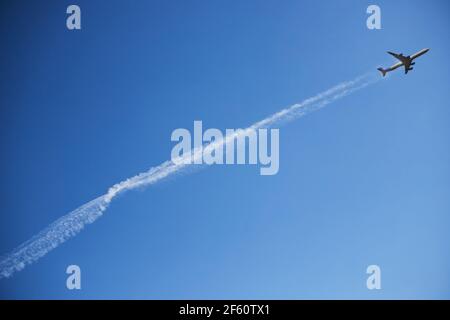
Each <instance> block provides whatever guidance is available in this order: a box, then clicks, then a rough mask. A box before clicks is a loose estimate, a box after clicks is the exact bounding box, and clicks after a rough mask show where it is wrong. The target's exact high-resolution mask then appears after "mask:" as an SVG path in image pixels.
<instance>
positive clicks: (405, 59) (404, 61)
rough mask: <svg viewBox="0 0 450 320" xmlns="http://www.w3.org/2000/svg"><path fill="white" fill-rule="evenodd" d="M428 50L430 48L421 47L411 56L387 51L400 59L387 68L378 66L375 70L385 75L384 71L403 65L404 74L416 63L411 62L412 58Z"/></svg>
mask: <svg viewBox="0 0 450 320" xmlns="http://www.w3.org/2000/svg"><path fill="white" fill-rule="evenodd" d="M429 50H430V49H429V48H426V49H422V50H420V51H419V52H416V53H414V54H413V55H411V56H404V55H403V53H394V52H390V51H388V52H387V53H389V54H390V55H392V56H394V57H395V58H397V59H398V60H400V62H397V63H396V64H394V65H393V66H391V67H389V68H387V69H383V68H378V69H377V70H378V71H380V72H381V74H382V75H383V77H384V76H385V75H386V73H388V72H390V71H393V70H395V69H397V68H398V67H401V66H404V67H405V74H407V73H408V71H409V70H412V69H413V67H411V66H413V65H415V64H416V63H415V62H413V60H414V59H416V58H418V57H420V56H421V55H423V54H425V53H427V52H428V51H429Z"/></svg>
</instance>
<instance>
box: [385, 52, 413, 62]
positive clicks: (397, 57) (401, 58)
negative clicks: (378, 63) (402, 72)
mask: <svg viewBox="0 0 450 320" xmlns="http://www.w3.org/2000/svg"><path fill="white" fill-rule="evenodd" d="M387 53H389V54H390V55H391V56H394V57H395V58H396V59H398V60H400V61H401V62H402V63H405V62H406V61H407V60H408V58H407V57H405V56H404V55H403V54H402V53H394V52H390V51H388V52H387Z"/></svg>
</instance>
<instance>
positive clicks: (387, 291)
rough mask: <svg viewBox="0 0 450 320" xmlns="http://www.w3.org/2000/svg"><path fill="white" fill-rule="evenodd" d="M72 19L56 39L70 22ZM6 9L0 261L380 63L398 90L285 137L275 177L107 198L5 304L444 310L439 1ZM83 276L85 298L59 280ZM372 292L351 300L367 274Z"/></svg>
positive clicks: (219, 169) (7, 291)
mask: <svg viewBox="0 0 450 320" xmlns="http://www.w3.org/2000/svg"><path fill="white" fill-rule="evenodd" d="M72 3H76V4H78V5H79V6H80V7H81V10H82V30H81V31H68V30H67V29H66V26H65V19H66V14H65V11H66V7H67V6H68V5H69V4H72ZM371 3H372V1H370V2H369V1H345V2H344V1H339V2H338V1H283V2H280V1H132V2H124V1H84V0H77V1H75V2H72V1H71V2H67V1H58V2H55V1H35V2H30V1H10V2H9V3H8V4H6V3H3V4H2V5H1V6H2V7H1V10H0V30H1V31H0V33H1V39H2V40H1V43H2V44H1V47H2V49H1V50H0V70H1V75H0V81H1V86H0V90H1V95H0V106H1V115H0V121H1V123H0V141H1V146H2V152H1V158H0V161H1V166H0V168H1V169H0V174H1V177H2V179H1V181H2V182H1V184H0V188H1V190H0V192H1V193H0V194H1V199H2V201H1V214H0V239H1V241H0V253H2V254H3V253H8V252H10V251H11V250H12V249H13V248H15V247H16V246H17V245H19V244H20V243H22V242H23V241H25V240H27V239H29V238H30V237H31V236H33V235H34V234H36V233H37V232H39V231H40V230H42V229H43V228H45V227H46V226H47V225H48V224H49V223H51V222H53V221H54V220H56V219H57V218H59V217H61V216H62V215H64V214H66V213H68V212H69V211H71V210H73V209H75V208H76V207H78V206H79V205H81V204H83V203H85V202H87V201H89V200H91V199H93V198H95V197H97V196H99V195H101V194H103V193H105V192H106V190H107V188H109V187H110V186H111V185H112V184H114V183H116V182H119V181H121V180H123V179H125V178H127V177H129V176H132V175H134V174H136V173H139V172H141V171H145V170H147V169H148V168H149V167H152V166H155V165H158V164H160V163H161V162H163V161H165V160H168V159H169V158H170V151H171V149H172V147H173V143H172V142H171V141H170V134H171V132H172V130H174V129H176V128H180V127H184V128H189V129H191V128H192V125H193V121H194V120H202V121H203V124H204V126H205V127H207V128H211V127H214V128H219V129H221V130H225V129H226V128H238V127H246V126H247V125H249V124H251V123H253V122H255V121H257V120H260V119H262V118H264V117H266V116H267V115H269V114H271V113H273V112H275V111H277V110H279V109H281V108H283V107H286V106H289V105H291V104H293V103H296V102H300V101H302V100H303V99H304V98H307V97H310V96H312V95H314V94H316V93H318V92H321V91H322V90H324V89H327V88H329V87H331V86H333V85H335V84H337V83H339V82H341V81H343V80H348V79H352V78H354V77H355V76H357V75H360V74H362V73H365V72H366V71H368V70H371V69H373V70H374V72H377V71H376V70H375V69H374V68H375V67H376V66H378V65H380V66H381V65H383V66H388V65H390V64H391V63H392V62H394V61H393V58H392V57H390V56H388V55H387V54H386V53H385V52H386V50H392V51H396V52H403V53H404V54H410V53H413V52H415V51H417V50H419V49H422V48H425V47H429V48H431V50H430V52H429V53H428V54H427V55H425V56H423V57H421V58H420V59H418V60H417V64H416V65H415V68H414V70H413V71H412V72H411V73H409V74H408V75H407V76H404V75H403V72H402V71H401V70H398V71H397V74H395V75H394V76H392V77H391V78H390V79H389V80H387V81H381V82H379V83H377V84H375V85H373V86H371V87H368V88H366V89H364V90H362V91H359V92H357V93H355V94H354V95H352V96H349V97H346V98H344V99H342V100H339V101H338V102H336V103H334V104H332V105H330V106H328V107H327V108H325V109H323V110H321V111H319V112H316V113H314V114H311V115H309V116H308V117H305V118H302V119H300V120H298V121H295V122H292V123H290V124H288V125H287V126H284V127H282V128H281V129H280V171H279V173H278V174H277V175H275V176H260V175H259V168H258V167H257V166H213V167H211V168H208V169H206V170H202V171H199V172H196V173H193V174H190V175H185V176H181V177H178V178H176V179H170V180H168V181H166V182H163V183H161V184H158V185H156V186H153V187H150V188H147V189H145V190H139V191H134V192H129V193H127V194H125V195H124V196H122V197H120V198H118V199H116V200H115V201H114V202H113V203H112V205H111V207H110V208H109V209H108V211H106V214H105V216H104V217H102V218H101V219H99V220H98V221H97V222H96V223H94V224H92V225H89V226H88V227H87V228H86V229H85V230H84V231H83V232H81V233H80V234H79V235H78V236H76V237H75V238H73V239H71V240H69V241H68V242H66V243H65V244H63V245H62V246H60V247H59V248H57V249H56V250H54V251H52V252H51V253H49V254H48V255H47V256H45V257H44V258H42V259H41V260H39V261H38V262H37V263H35V264H33V265H31V266H29V267H27V268H26V269H24V270H23V271H21V272H18V273H16V274H15V275H14V276H13V277H12V278H10V279H6V280H1V281H0V297H1V298H16V299H17V298H68V299H71V298H82V299H88V298H164V299H172V298H193V299H196V298H273V299H279V298H285V299H298V298H363V299H366V298H367V299H379V298H439V299H442V298H446V299H449V298H450V272H449V270H450V250H449V249H450V248H449V247H450V245H449V244H450V235H449V225H450V197H449V194H450V144H449V138H450V126H449V120H450V110H449V108H450V91H449V88H448V84H449V80H450V78H449V77H450V72H449V64H448V56H449V51H450V45H449V37H448V30H449V27H450V26H449V24H450V22H449V19H448V12H449V7H450V4H449V2H448V1H437V0H436V1H376V2H373V3H376V4H378V5H379V6H380V7H381V10H382V30H378V31H370V30H368V29H367V28H366V22H365V20H366V17H367V14H366V8H367V6H368V5H369V4H371ZM69 264H77V265H79V266H80V267H81V270H82V290H80V291H69V290H67V289H66V287H65V280H66V274H65V269H66V267H67V266H68V265H69ZM370 264H377V265H379V266H380V267H381V270H382V290H380V291H369V290H367V289H366V286H365V284H366V277H367V275H366V273H365V270H366V267H367V266H368V265H370Z"/></svg>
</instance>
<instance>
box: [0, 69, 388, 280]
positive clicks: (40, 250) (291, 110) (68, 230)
mask: <svg viewBox="0 0 450 320" xmlns="http://www.w3.org/2000/svg"><path fill="white" fill-rule="evenodd" d="M379 79H381V78H380V77H376V75H374V74H373V73H368V74H365V75H363V76H360V77H357V78H356V79H354V80H351V81H346V82H342V83H340V84H338V85H336V86H334V87H332V88H331V89H328V90H326V91H324V92H322V93H319V94H317V95H315V96H314V97H311V98H308V99H306V100H304V101H303V102H301V103H298V104H294V105H292V106H290V107H288V108H285V109H283V110H281V111H279V112H277V113H275V114H273V115H271V116H269V117H267V118H265V119H263V120H261V121H259V122H256V123H254V124H253V125H251V126H250V127H248V128H247V129H244V130H241V131H235V133H234V134H232V135H229V136H226V137H225V138H224V139H222V140H218V141H214V142H212V143H210V144H208V145H204V146H203V147H201V148H198V149H193V150H191V154H187V155H184V157H190V156H192V157H193V158H194V159H195V158H197V157H201V156H202V153H203V152H204V151H203V149H205V150H207V149H209V148H217V147H223V146H224V144H227V143H229V142H232V141H233V140H234V139H236V138H237V137H238V136H240V135H242V134H245V133H246V130H257V129H261V128H268V127H271V126H273V125H275V124H278V125H279V124H281V123H283V122H285V121H290V120H294V119H297V118H299V117H302V116H304V115H306V114H308V113H311V112H313V111H316V110H318V109H321V108H323V107H325V106H326V105H328V104H330V103H332V102H334V101H336V100H338V99H339V98H342V97H344V96H347V95H349V94H351V93H353V92H355V91H357V90H359V89H362V88H364V87H366V86H368V85H369V84H372V83H374V82H376V81H378V80H379ZM187 166H189V165H188V164H185V163H184V162H183V161H176V162H173V161H171V160H170V161H166V162H163V163H162V164H160V165H159V166H156V167H153V168H151V169H150V170H148V171H146V172H143V173H140V174H138V175H136V176H134V177H131V178H129V179H126V180H124V181H122V182H120V183H117V184H115V185H113V186H112V187H111V188H109V190H108V192H107V193H106V194H104V195H102V196H100V197H98V198H96V199H94V200H92V201H90V202H88V203H86V204H84V205H82V206H81V207H79V208H77V209H75V210H73V211H72V212H69V213H68V214H66V215H64V216H62V217H61V218H59V219H58V220H56V221H55V222H53V223H52V224H50V225H49V226H48V227H47V228H45V229H44V230H42V231H41V232H39V233H38V234H37V235H35V236H34V237H32V238H31V239H30V240H28V241H26V242H24V243H23V244H21V245H20V246H18V247H17V248H15V249H14V250H13V251H12V252H11V253H9V254H7V255H4V256H2V257H0V279H2V278H8V277H10V276H11V275H12V274H13V273H14V272H16V271H20V270H22V269H23V268H25V266H26V265H28V264H31V263H33V262H34V261H36V260H38V259H39V258H41V257H43V256H45V255H46V254H47V253H48V252H50V251H51V250H52V249H54V248H56V247H58V246H59V245H60V244H62V243H63V242H65V241H66V240H68V239H69V238H71V237H73V236H75V235H76V234H78V233H79V232H80V231H81V230H82V229H83V228H84V226H85V225H87V224H90V223H93V222H94V221H95V220H97V219H98V218H99V217H100V216H102V215H103V213H104V211H105V210H106V209H107V207H108V205H109V204H110V202H111V201H112V200H113V199H114V198H115V197H116V196H117V195H119V194H121V193H123V192H125V191H127V190H133V189H136V188H138V187H143V186H148V185H152V184H155V183H157V182H159V181H161V180H163V179H164V178H166V177H169V176H172V175H174V174H176V173H179V172H181V171H182V170H184V169H186V167H187Z"/></svg>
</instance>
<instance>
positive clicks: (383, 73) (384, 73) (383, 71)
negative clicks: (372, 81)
mask: <svg viewBox="0 0 450 320" xmlns="http://www.w3.org/2000/svg"><path fill="white" fill-rule="evenodd" d="M377 70H378V71H380V72H381V74H382V75H383V77H384V76H385V75H386V73H387V70H384V69H383V68H378V69H377Z"/></svg>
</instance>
